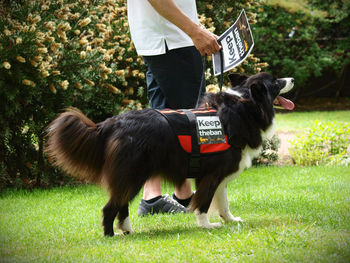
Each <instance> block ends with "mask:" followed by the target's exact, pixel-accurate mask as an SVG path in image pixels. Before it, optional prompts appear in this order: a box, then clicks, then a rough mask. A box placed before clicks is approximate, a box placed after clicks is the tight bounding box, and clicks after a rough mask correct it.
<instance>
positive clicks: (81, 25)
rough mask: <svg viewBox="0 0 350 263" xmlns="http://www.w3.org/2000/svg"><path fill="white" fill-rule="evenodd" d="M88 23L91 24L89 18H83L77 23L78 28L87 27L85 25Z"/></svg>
mask: <svg viewBox="0 0 350 263" xmlns="http://www.w3.org/2000/svg"><path fill="white" fill-rule="evenodd" d="M90 23H91V18H90V17H88V18H85V19H83V20H81V21H80V22H79V23H78V25H79V26H80V27H84V26H87V25H88V24H90Z"/></svg>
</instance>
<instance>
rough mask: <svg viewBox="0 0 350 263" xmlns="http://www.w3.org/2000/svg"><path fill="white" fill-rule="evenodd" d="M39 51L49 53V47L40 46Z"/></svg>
mask: <svg viewBox="0 0 350 263" xmlns="http://www.w3.org/2000/svg"><path fill="white" fill-rule="evenodd" d="M38 52H39V53H40V54H45V53H47V48H46V47H39V48H38Z"/></svg>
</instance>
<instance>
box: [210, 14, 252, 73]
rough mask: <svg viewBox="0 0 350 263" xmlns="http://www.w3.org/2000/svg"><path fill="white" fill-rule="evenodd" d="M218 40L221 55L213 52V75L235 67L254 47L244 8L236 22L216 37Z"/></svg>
mask: <svg viewBox="0 0 350 263" xmlns="http://www.w3.org/2000/svg"><path fill="white" fill-rule="evenodd" d="M218 42H219V43H220V44H221V46H222V50H221V51H220V52H222V53H221V55H220V52H217V53H215V54H213V69H214V75H215V76H217V75H219V74H221V72H223V73H225V72H226V71H228V70H230V69H232V68H234V67H237V66H238V65H239V64H241V63H242V62H243V61H244V60H245V59H246V58H247V57H248V55H249V54H250V52H251V51H252V49H253V47H254V40H253V35H252V32H251V30H250V26H249V23H248V18H247V15H246V13H245V11H244V9H243V10H242V12H241V14H240V15H239V17H238V19H237V20H236V22H235V23H234V24H233V25H232V26H231V27H230V28H229V29H227V30H226V31H225V32H224V33H223V34H222V35H221V36H220V37H219V38H218ZM221 59H223V62H221ZM221 65H223V70H221Z"/></svg>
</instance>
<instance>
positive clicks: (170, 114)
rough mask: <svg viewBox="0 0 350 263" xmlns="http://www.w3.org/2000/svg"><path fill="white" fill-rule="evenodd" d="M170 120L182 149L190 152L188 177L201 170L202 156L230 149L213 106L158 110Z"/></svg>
mask: <svg viewBox="0 0 350 263" xmlns="http://www.w3.org/2000/svg"><path fill="white" fill-rule="evenodd" d="M157 112H159V113H160V114H162V115H163V116H164V118H165V119H166V120H167V121H168V123H169V125H170V127H171V128H172V129H173V131H174V133H175V134H176V136H177V137H178V141H179V144H180V145H181V147H182V149H183V150H184V151H185V152H187V153H189V154H190V162H189V163H190V166H189V175H188V177H190V178H193V177H195V176H196V174H198V173H199V172H200V157H201V156H203V155H205V154H215V153H220V152H223V151H226V150H228V149H229V148H230V147H231V146H230V145H229V144H228V143H227V135H225V132H224V129H223V126H222V124H221V121H220V119H219V117H218V116H217V114H216V113H217V112H216V110H215V109H213V108H201V109H190V110H171V109H164V110H157Z"/></svg>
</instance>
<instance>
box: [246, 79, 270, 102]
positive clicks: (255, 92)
mask: <svg viewBox="0 0 350 263" xmlns="http://www.w3.org/2000/svg"><path fill="white" fill-rule="evenodd" d="M250 91H251V94H252V97H253V99H254V100H255V101H262V100H263V98H264V97H265V96H266V93H267V88H266V86H265V85H264V84H263V83H261V82H258V81H254V82H253V83H251V85H250Z"/></svg>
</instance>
